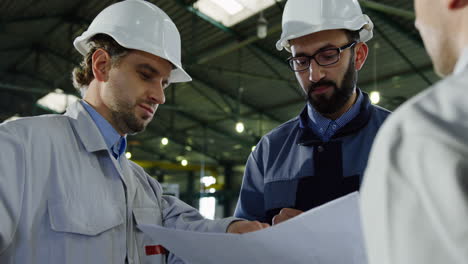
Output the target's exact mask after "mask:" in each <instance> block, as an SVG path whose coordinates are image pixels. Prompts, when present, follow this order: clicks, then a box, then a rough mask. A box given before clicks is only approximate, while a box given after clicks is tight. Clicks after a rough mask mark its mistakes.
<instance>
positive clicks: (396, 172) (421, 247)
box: [361, 0, 468, 264]
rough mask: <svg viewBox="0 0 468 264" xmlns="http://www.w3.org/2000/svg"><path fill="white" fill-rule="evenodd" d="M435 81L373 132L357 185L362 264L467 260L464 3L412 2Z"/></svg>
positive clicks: (467, 28)
mask: <svg viewBox="0 0 468 264" xmlns="http://www.w3.org/2000/svg"><path fill="white" fill-rule="evenodd" d="M414 6H415V10H416V28H417V29H418V30H419V32H420V34H421V37H422V39H423V42H424V46H425V47H426V49H427V51H428V53H429V55H430V57H431V59H432V62H433V64H434V68H435V71H436V72H437V73H438V74H439V75H440V76H442V77H444V78H443V79H442V80H441V81H439V82H438V83H436V84H435V85H433V86H432V87H431V88H429V89H428V90H426V91H424V92H422V93H421V94H419V95H418V96H416V97H415V98H413V99H411V100H410V101H408V102H407V103H405V104H404V105H403V106H401V107H400V108H399V109H398V110H397V111H396V112H395V114H394V115H393V116H392V117H391V118H390V119H389V120H388V122H387V123H386V124H385V125H384V127H383V128H382V130H381V131H380V132H379V134H378V135H377V139H376V144H375V146H374V148H373V149H372V153H371V157H370V159H369V167H368V169H367V171H366V177H365V181H364V184H363V188H362V200H361V206H362V218H363V228H364V236H365V238H366V240H367V241H366V242H367V251H368V256H369V264H393V263H398V264H414V263H417V264H419V263H424V264H439V263H450V264H464V263H467V261H468V248H467V246H468V239H467V234H468V225H467V219H468V122H467V120H468V118H467V117H468V107H467V100H466V98H467V91H468V0H415V1H414Z"/></svg>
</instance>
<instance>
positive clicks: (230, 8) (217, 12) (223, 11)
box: [193, 0, 275, 27]
mask: <svg viewBox="0 0 468 264" xmlns="http://www.w3.org/2000/svg"><path fill="white" fill-rule="evenodd" d="M274 4H275V0H198V1H197V2H196V3H195V4H194V5H193V6H194V7H195V8H197V9H198V10H200V12H202V13H203V14H205V15H207V16H209V17H211V18H213V19H214V20H216V21H219V22H221V23H222V24H223V25H225V26H226V27H231V26H233V25H235V24H237V23H239V22H240V21H243V20H245V19H247V18H249V17H251V16H252V15H254V14H256V13H258V12H260V11H262V10H264V9H266V8H268V7H270V6H272V5H274Z"/></svg>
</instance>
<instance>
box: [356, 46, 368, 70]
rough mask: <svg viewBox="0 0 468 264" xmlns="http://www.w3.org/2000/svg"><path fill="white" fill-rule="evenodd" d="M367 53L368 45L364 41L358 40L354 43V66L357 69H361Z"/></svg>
mask: <svg viewBox="0 0 468 264" xmlns="http://www.w3.org/2000/svg"><path fill="white" fill-rule="evenodd" d="M368 54H369V47H367V44H366V43H364V42H359V43H358V44H356V48H355V50H354V67H355V68H356V70H357V71H359V70H361V68H362V66H363V65H364V62H366V59H367V55H368Z"/></svg>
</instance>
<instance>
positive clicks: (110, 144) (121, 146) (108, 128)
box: [80, 100, 127, 158]
mask: <svg viewBox="0 0 468 264" xmlns="http://www.w3.org/2000/svg"><path fill="white" fill-rule="evenodd" d="M80 102H81V104H82V105H83V107H84V108H85V109H86V111H88V113H89V115H90V116H91V118H92V119H93V121H94V123H95V124H96V126H97V127H98V129H99V131H100V132H101V134H102V136H103V137H104V141H105V142H106V145H107V148H108V149H109V150H110V151H111V153H113V154H114V156H117V157H116V158H118V157H120V155H122V154H123V153H124V152H125V149H126V147H127V138H126V136H123V137H122V136H120V134H119V133H117V131H116V130H115V129H114V128H113V127H112V125H111V124H110V123H109V122H108V121H107V120H106V119H105V118H104V117H103V116H102V115H101V114H99V113H98V112H97V111H96V110H95V109H94V108H93V107H92V106H90V105H89V104H88V103H87V102H85V101H84V100H81V101H80Z"/></svg>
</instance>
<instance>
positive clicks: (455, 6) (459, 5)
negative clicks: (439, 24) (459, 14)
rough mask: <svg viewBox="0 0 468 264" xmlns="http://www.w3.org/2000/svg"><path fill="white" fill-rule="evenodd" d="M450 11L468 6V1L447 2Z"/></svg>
mask: <svg viewBox="0 0 468 264" xmlns="http://www.w3.org/2000/svg"><path fill="white" fill-rule="evenodd" d="M447 2H448V8H449V9H450V10H457V9H462V8H464V7H466V5H468V0H447Z"/></svg>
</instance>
